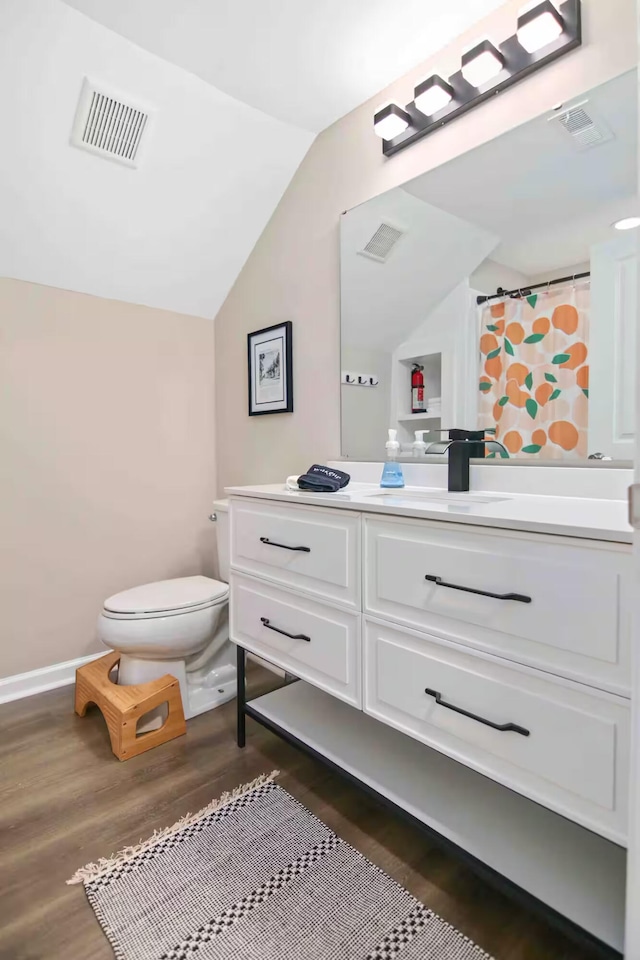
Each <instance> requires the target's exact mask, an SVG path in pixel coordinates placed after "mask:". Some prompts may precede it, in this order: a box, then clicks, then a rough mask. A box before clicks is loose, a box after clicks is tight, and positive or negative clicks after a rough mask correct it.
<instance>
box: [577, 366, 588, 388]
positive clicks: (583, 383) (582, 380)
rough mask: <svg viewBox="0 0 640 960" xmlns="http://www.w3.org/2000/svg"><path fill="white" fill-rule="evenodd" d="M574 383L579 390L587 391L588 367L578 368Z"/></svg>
mask: <svg viewBox="0 0 640 960" xmlns="http://www.w3.org/2000/svg"><path fill="white" fill-rule="evenodd" d="M576 383H577V384H578V386H579V387H580V389H581V390H588V389H589V367H588V365H587V366H585V367H580V369H579V370H577V371H576Z"/></svg>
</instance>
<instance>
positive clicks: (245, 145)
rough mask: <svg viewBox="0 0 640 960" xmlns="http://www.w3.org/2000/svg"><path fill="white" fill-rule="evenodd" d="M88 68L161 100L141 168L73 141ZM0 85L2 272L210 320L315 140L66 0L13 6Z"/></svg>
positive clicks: (7, 16) (136, 95) (143, 98)
mask: <svg viewBox="0 0 640 960" xmlns="http://www.w3.org/2000/svg"><path fill="white" fill-rule="evenodd" d="M85 76H88V77H90V78H91V79H92V80H95V81H97V82H98V83H102V84H107V85H108V86H110V87H115V88H116V89H118V90H119V91H122V93H123V94H126V95H127V96H128V97H129V98H130V99H132V100H133V101H134V102H138V101H139V102H140V103H141V104H142V105H143V106H145V107H151V108H152V109H153V111H154V116H153V123H152V126H151V127H150V129H149V133H148V142H147V143H146V144H144V145H143V146H144V153H143V155H142V161H141V164H140V166H139V167H138V168H137V169H131V168H127V167H124V166H120V165H118V164H116V163H113V162H111V161H109V160H104V159H102V158H99V157H96V156H93V155H92V154H90V153H87V152H85V151H84V150H79V149H77V148H75V147H72V146H71V145H70V143H69V138H70V134H71V128H72V124H73V119H74V114H75V110H76V105H77V101H78V96H79V94H80V89H81V85H82V81H83V77H85ZM0 87H1V89H2V90H3V95H2V98H0V129H1V131H2V136H1V138H0V139H1V142H2V148H1V149H0V211H1V216H0V276H5V277H13V278H17V279H21V280H28V281H32V282H36V283H42V284H48V285H51V286H56V287H61V288H66V289H70V290H77V291H81V292H84V293H90V294H94V295H98V296H103V297H110V298H113V299H118V300H125V301H130V302H134V303H142V304H146V305H148V306H152V307H160V308H164V309H170V310H175V311H178V312H182V313H186V314H193V315H197V316H207V317H213V316H215V314H216V313H217V311H218V309H219V307H220V306H221V304H222V302H223V301H224V299H225V297H226V295H227V293H228V291H229V289H230V288H231V286H232V284H233V283H234V281H235V279H236V277H237V275H238V273H239V272H240V270H241V268H242V266H243V264H244V262H245V260H246V258H247V257H248V255H249V253H250V252H251V250H252V248H253V246H254V244H255V242H256V240H257V239H258V237H259V235H260V233H261V232H262V230H263V228H264V226H265V224H266V223H267V220H268V219H269V217H270V216H271V214H272V213H273V210H274V209H275V207H276V206H277V204H278V202H279V200H280V198H281V196H282V194H283V192H284V190H285V189H286V187H287V185H288V183H289V181H290V179H291V177H292V176H293V174H294V172H295V170H296V168H297V166H298V164H299V163H300V161H301V159H302V157H303V156H304V154H305V153H306V151H307V149H308V148H309V146H310V144H311V142H312V140H313V134H311V133H309V132H308V131H305V130H302V129H300V128H298V127H295V126H293V125H292V124H288V123H285V122H283V121H281V120H277V119H274V118H273V117H272V116H269V115H267V114H265V113H263V112H261V111H259V110H257V109H255V108H254V107H251V106H248V105H247V104H246V103H243V102H240V101H239V100H236V99H233V98H232V97H231V96H229V95H228V94H226V93H222V92H221V91H219V90H217V89H215V88H214V87H213V86H211V85H210V84H208V83H206V82H204V81H203V80H201V79H199V78H198V77H195V76H194V75H193V74H191V73H188V72H187V71H186V70H184V69H182V68H180V67H176V66H175V65H173V64H170V63H168V62H166V61H165V60H162V59H160V58H159V57H157V56H155V55H153V54H151V53H148V52H146V51H145V50H142V49H141V48H140V47H138V46H136V45H135V44H133V43H132V42H131V41H129V40H127V39H124V38H123V37H122V36H120V35H119V34H117V33H114V32H112V31H111V30H109V29H107V28H105V27H104V26H102V25H100V24H98V23H96V22H94V21H93V20H91V19H89V18H88V17H86V16H84V15H82V14H81V13H78V12H77V11H76V10H73V9H71V8H70V7H69V6H68V5H66V4H64V3H62V2H60V0H3V3H2V4H0ZM145 136H146V134H145Z"/></svg>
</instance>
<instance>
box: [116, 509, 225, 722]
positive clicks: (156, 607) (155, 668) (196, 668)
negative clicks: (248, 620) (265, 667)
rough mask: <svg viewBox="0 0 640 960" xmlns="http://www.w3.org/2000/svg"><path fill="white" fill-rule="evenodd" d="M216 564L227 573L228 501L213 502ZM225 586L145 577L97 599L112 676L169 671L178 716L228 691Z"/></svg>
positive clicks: (159, 716)
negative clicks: (114, 655)
mask: <svg viewBox="0 0 640 960" xmlns="http://www.w3.org/2000/svg"><path fill="white" fill-rule="evenodd" d="M214 509H215V515H216V518H217V523H216V528H217V543H218V569H219V573H220V576H221V577H223V578H224V580H225V581H226V580H228V578H229V515H228V502H227V501H226V500H217V501H216V502H215V503H214ZM228 604H229V587H228V586H227V583H226V582H221V581H220V580H212V579H211V578H210V577H202V576H195V577H180V578H177V579H175V580H160V581H158V582H157V583H146V584H144V585H143V586H141V587H133V588H132V589H131V590H124V591H123V592H122V593H116V594H115V595H114V596H113V597H109V598H108V600H105V602H104V609H103V611H102V613H101V615H100V618H99V620H98V635H99V637H100V639H101V640H102V642H103V643H104V644H106V646H107V647H109V648H110V649H112V650H117V651H118V652H119V653H120V654H121V658H120V667H119V672H118V683H122V684H131V683H145V682H146V681H148V680H155V679H156V678H158V677H162V676H164V674H165V673H170V674H172V675H173V676H174V677H177V678H178V680H179V681H180V691H181V693H182V704H183V707H184V713H185V717H186V718H187V719H188V718H189V717H195V716H196V715H197V714H199V713H204V712H205V711H206V710H211V709H212V708H213V707H217V706H219V705H220V704H221V703H225V702H226V701H227V700H230V699H231V698H232V697H234V696H235V695H236V667H235V660H236V658H235V648H234V647H233V645H232V643H231V642H230V640H229V619H228ZM165 716H166V706H165V707H160V708H158V709H157V710H155V711H152V712H151V713H149V714H147V715H146V717H145V718H144V720H142V721H141V722H140V724H139V725H138V731H139V732H140V733H143V732H145V731H147V730H153V729H155V728H157V727H159V726H160V725H161V724H162V722H163V720H164V717H165Z"/></svg>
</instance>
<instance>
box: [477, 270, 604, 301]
mask: <svg viewBox="0 0 640 960" xmlns="http://www.w3.org/2000/svg"><path fill="white" fill-rule="evenodd" d="M590 276H591V271H590V270H588V271H587V272H586V273H574V274H572V275H571V276H570V277H558V279H557V280H547V281H545V282H544V283H534V284H532V285H531V286H530V287H518V288H517V289H516V290H503V289H502V287H498V292H497V293H491V294H489V295H488V296H479V297H477V298H476V302H477V303H478V304H481V303H486V302H487V300H499V299H500V298H501V297H513V298H514V299H515V298H517V297H528V296H529V295H530V293H531V291H532V290H539V289H540V288H541V287H555V286H556V284H558V283H568V282H569V281H570V280H583V279H584V277H590Z"/></svg>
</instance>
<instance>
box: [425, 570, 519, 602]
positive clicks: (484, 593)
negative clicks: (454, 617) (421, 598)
mask: <svg viewBox="0 0 640 960" xmlns="http://www.w3.org/2000/svg"><path fill="white" fill-rule="evenodd" d="M425 580H431V582H432V583H437V584H438V586H439V587H449V588H450V589H451V590H462V591H463V592H464V593H477V594H478V596H480V597H493V599H494V600H516V601H517V602H518V603H531V597H526V596H525V595H524V594H523V593H490V592H489V590H475V589H474V588H473V587H461V586H460V585H459V584H457V583H445V582H444V580H443V579H442V577H434V576H433V575H432V574H430V573H428V574H427V575H426V576H425Z"/></svg>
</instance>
